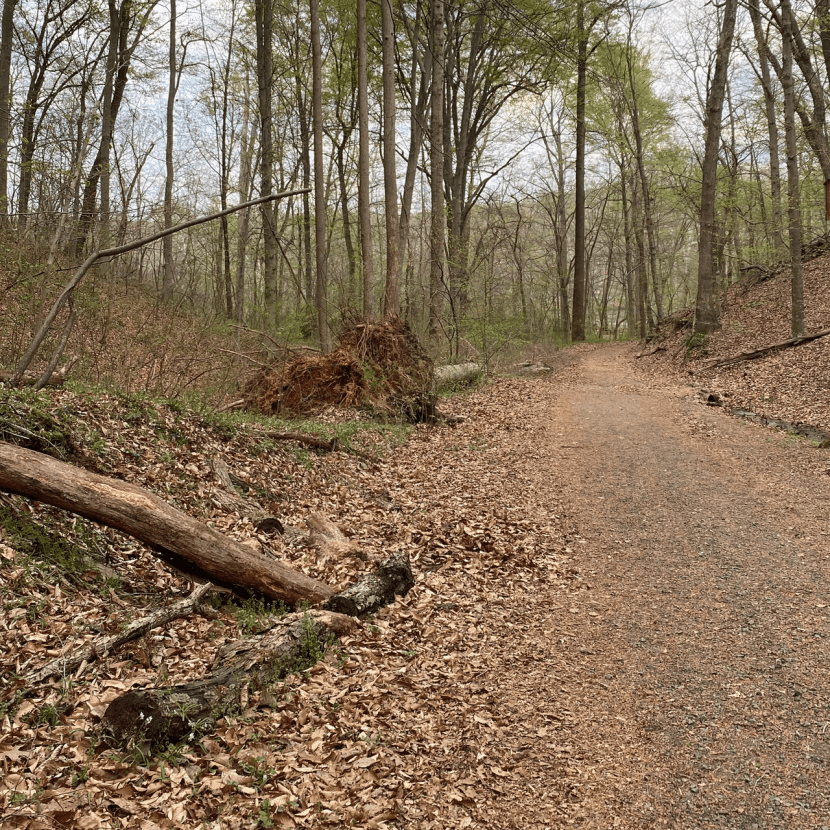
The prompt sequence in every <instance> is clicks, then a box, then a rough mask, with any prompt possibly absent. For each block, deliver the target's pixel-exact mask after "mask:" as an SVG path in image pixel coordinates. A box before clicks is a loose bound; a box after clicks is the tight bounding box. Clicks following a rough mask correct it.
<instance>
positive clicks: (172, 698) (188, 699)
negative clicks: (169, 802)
mask: <svg viewBox="0 0 830 830" xmlns="http://www.w3.org/2000/svg"><path fill="white" fill-rule="evenodd" d="M356 628H357V623H356V622H355V620H353V619H352V618H351V617H344V616H343V615H341V614H332V613H329V612H325V611H316V612H313V613H311V614H294V615H291V616H290V617H286V618H285V619H284V620H281V621H280V622H278V623H277V624H276V625H275V626H273V627H272V628H270V629H268V630H267V631H263V632H261V633H260V634H257V635H255V636H253V637H247V638H245V639H243V640H236V641H235V642H232V643H228V644H227V645H225V646H222V648H220V649H219V651H218V652H217V654H216V657H215V659H214V661H213V666H212V667H211V670H210V672H209V674H207V675H206V676H205V677H203V678H202V679H201V680H196V681H194V682H191V683H182V684H180V685H178V686H172V687H169V686H168V687H163V688H159V687H153V688H149V689H133V690H131V691H129V692H126V693H125V694H123V695H121V696H120V697H117V698H116V699H115V700H113V702H112V703H110V705H109V706H108V707H107V711H106V712H105V713H104V719H103V726H104V731H105V734H106V735H107V737H108V738H109V739H111V740H113V741H114V742H115V743H117V744H123V743H125V742H127V741H130V740H139V741H146V742H148V743H149V744H150V745H156V746H157V745H160V744H165V743H168V742H176V741H179V740H181V739H182V738H184V737H186V736H187V735H190V734H205V733H207V732H210V730H211V729H212V728H213V726H214V724H215V723H216V721H217V720H218V719H219V718H221V717H223V716H224V715H225V714H227V713H229V712H232V711H238V710H239V709H240V708H242V706H243V698H244V695H245V693H246V692H247V689H248V687H249V684H253V685H254V686H255V687H258V688H267V686H268V685H269V684H270V683H273V682H274V681H276V680H279V679H280V678H281V677H284V676H285V675H287V674H291V673H292V672H294V671H298V670H301V669H303V668H307V667H308V666H310V665H313V663H314V662H316V660H317V659H318V658H319V657H320V656H321V655H322V651H323V650H324V648H325V647H326V645H328V644H329V643H331V642H332V641H333V640H334V639H335V638H337V637H339V636H341V635H343V634H346V633H348V632H350V631H353V630H355V629H356Z"/></svg>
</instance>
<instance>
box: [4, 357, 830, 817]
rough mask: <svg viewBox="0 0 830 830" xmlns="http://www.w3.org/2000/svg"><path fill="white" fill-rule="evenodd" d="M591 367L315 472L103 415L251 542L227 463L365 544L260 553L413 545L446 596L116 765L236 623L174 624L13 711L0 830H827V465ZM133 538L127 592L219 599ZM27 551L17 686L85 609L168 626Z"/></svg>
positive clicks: (199, 435)
mask: <svg viewBox="0 0 830 830" xmlns="http://www.w3.org/2000/svg"><path fill="white" fill-rule="evenodd" d="M566 358H567V361H571V362H570V363H569V365H565V366H562V367H560V369H559V371H558V372H556V373H555V374H554V376H553V377H552V378H551V379H549V380H527V379H525V380H522V379H503V380H499V381H497V382H496V383H495V384H493V385H491V386H488V387H486V388H484V389H481V390H478V391H476V392H474V393H472V394H470V395H467V396H464V397H460V398H455V399H452V401H451V402H450V403H449V404H448V405H447V406H448V407H449V408H450V409H452V410H453V414H458V415H466V416H468V417H467V420H466V421H464V422H463V423H460V424H459V425H458V426H455V427H436V428H427V427H419V428H418V429H417V430H416V431H415V433H414V434H413V436H412V437H411V438H410V440H409V441H408V442H407V443H406V444H405V445H403V446H402V447H400V448H398V449H397V450H396V451H394V453H391V454H390V455H389V457H388V458H387V460H385V461H383V462H382V463H379V464H372V465H367V464H366V463H364V461H362V460H361V459H359V458H356V457H354V456H345V455H342V454H337V453H331V454H327V455H322V456H310V457H306V456H302V457H301V459H300V461H298V459H297V457H295V456H292V454H291V453H290V451H289V450H288V449H286V448H285V447H283V446H279V447H273V446H271V447H268V448H266V451H264V452H263V451H262V449H263V448H262V447H260V445H259V443H258V442H259V440H260V439H259V438H257V437H256V436H253V437H251V436H248V437H245V435H243V434H241V433H240V435H237V436H235V437H234V438H233V440H226V439H224V438H222V436H220V435H213V434H212V433H211V432H210V431H204V430H203V429H202V428H201V427H199V426H198V424H197V423H196V422H195V421H194V422H193V423H191V422H190V420H191V419H188V418H183V419H181V420H180V421H178V422H177V423H176V425H175V426H176V437H177V444H176V445H175V446H174V445H170V446H169V447H167V445H164V444H162V443H160V442H161V441H162V438H163V432H160V431H159V430H158V429H155V430H154V431H152V432H149V433H148V434H147V435H146V436H144V437H143V438H142V437H141V436H142V435H143V433H140V432H139V423H143V422H138V421H136V422H135V423H133V422H131V424H132V426H131V431H130V432H129V433H128V434H129V436H130V440H135V441H142V442H143V444H142V447H143V450H142V452H141V453H128V452H127V451H126V450H127V449H129V447H128V446H127V445H126V444H125V445H121V444H118V442H117V440H116V439H117V436H118V435H119V432H118V429H119V427H118V423H119V422H118V421H117V418H118V417H122V416H119V415H118V412H119V407H117V406H115V407H110V406H109V404H106V402H103V403H102V404H101V405H100V406H99V407H98V408H97V409H96V410H95V412H93V411H92V407H90V408H89V410H88V412H87V417H88V419H92V418H93V417H94V418H95V419H96V423H98V429H99V432H100V434H101V435H102V436H103V437H102V439H101V442H100V444H101V452H102V453H103V454H102V455H101V459H102V461H103V462H106V463H111V464H113V465H116V464H117V465H118V470H119V472H120V474H121V475H122V477H124V478H126V479H127V480H132V481H136V482H137V483H140V484H142V485H144V486H153V487H156V488H157V489H159V490H160V491H161V492H164V493H166V494H168V498H169V497H170V494H172V495H173V496H174V497H175V499H176V501H177V503H178V504H179V505H180V506H181V507H182V508H183V509H188V510H189V511H190V512H192V513H194V514H195V515H200V516H203V517H205V516H206V517H207V518H209V519H210V520H211V521H212V522H213V523H214V524H215V525H216V526H217V527H219V528H221V529H222V531H223V532H225V533H228V534H231V535H233V536H234V537H236V538H240V539H244V538H246V537H247V538H249V537H250V536H251V535H252V534H253V533H254V529H253V526H252V525H251V524H250V522H245V521H243V520H240V519H239V517H236V518H234V516H233V515H232V514H229V513H226V512H224V510H225V509H224V507H223V506H222V504H220V503H219V502H218V501H216V500H215V499H213V498H211V493H212V492H213V489H212V487H213V485H212V484H211V483H210V479H209V475H210V473H209V468H210V459H214V458H217V457H221V458H223V459H224V461H225V462H226V463H227V464H228V466H229V468H230V469H231V470H232V471H235V472H236V473H237V474H242V475H244V477H245V479H246V480H250V481H251V482H252V483H253V484H254V485H255V486H256V487H257V488H258V489H264V490H267V491H270V490H272V489H273V490H279V491H280V494H281V499H282V500H281V508H280V514H281V517H282V518H283V519H284V520H285V521H286V523H287V524H289V525H292V526H294V527H301V526H302V525H303V524H304V523H305V521H306V520H307V519H308V518H309V517H310V516H311V515H312V514H314V513H317V514H322V515H324V516H325V517H327V518H328V519H330V520H332V521H334V522H335V524H337V525H338V526H339V527H340V528H341V529H342V530H343V531H344V533H345V534H346V536H347V537H348V540H349V544H348V545H345V546H344V547H345V549H346V552H345V553H344V554H343V555H342V556H332V555H321V554H320V553H319V551H316V549H315V546H314V543H313V541H312V539H310V538H308V537H305V536H304V535H303V534H299V535H298V536H296V535H295V536H292V537H289V536H288V535H287V536H286V537H283V538H279V537H271V538H265V537H262V538H260V539H259V542H260V543H262V544H264V545H268V546H270V547H271V549H272V550H273V552H274V553H275V554H276V555H277V556H279V557H280V558H281V559H283V560H284V561H287V562H289V563H291V564H292V566H294V567H301V568H303V569H304V570H306V571H307V572H308V573H310V574H311V575H313V576H315V577H317V578H319V579H323V580H325V581H326V582H328V583H329V584H332V585H338V584H339V585H342V584H344V583H347V582H349V581H352V580H353V579H354V578H356V577H357V576H359V575H360V571H361V570H371V568H372V567H373V564H374V560H376V559H378V558H379V557H382V556H387V555H389V554H392V553H395V552H397V551H404V552H406V553H408V554H409V556H410V558H411V560H412V565H413V570H414V571H415V573H416V579H417V582H416V586H415V587H414V588H413V589H412V591H411V592H410V593H409V594H408V595H407V597H405V598H404V599H402V600H398V601H397V602H396V603H395V604H394V605H392V606H389V607H387V608H385V609H383V610H382V611H381V612H380V613H379V614H378V616H377V617H376V618H375V619H372V620H369V621H367V622H366V623H365V624H364V625H363V626H362V628H361V629H360V630H359V631H357V632H356V633H355V634H353V635H348V636H345V637H343V638H342V641H341V646H340V647H339V649H338V650H335V651H333V652H330V653H329V655H328V656H327V657H326V658H325V659H324V660H322V661H320V662H319V663H317V665H315V666H314V667H312V668H311V669H310V670H308V672H307V673H305V674H304V675H300V674H298V675H292V676H290V677H289V678H287V679H286V680H285V681H283V682H282V683H281V685H280V686H279V687H278V688H268V689H252V690H251V691H250V694H249V695H246V696H245V697H243V699H241V700H240V711H239V713H237V714H234V715H230V716H228V717H226V718H224V719H222V721H220V723H219V724H217V726H216V728H215V730H214V731H213V732H212V733H211V734H210V735H209V736H207V737H206V738H204V739H203V740H201V741H196V742H194V743H193V744H192V745H191V746H189V747H185V748H184V749H181V748H180V749H179V750H176V751H173V752H172V754H171V753H168V760H166V761H164V763H161V764H157V763H149V762H148V763H141V762H139V763H137V762H136V761H135V759H134V758H130V757H128V756H125V755H123V754H119V753H118V752H112V751H108V750H107V751H101V749H100V747H99V746H98V745H96V744H95V735H96V730H97V728H98V726H97V724H98V723H99V719H100V717H101V715H102V713H103V711H104V710H105V708H106V705H107V704H108V703H109V701H111V700H112V699H113V698H114V697H116V696H117V695H119V694H121V693H122V692H123V691H124V690H125V689H129V688H137V687H142V686H145V685H153V684H154V683H156V682H158V678H159V677H160V676H163V677H167V678H168V682H181V681H184V680H187V679H189V678H191V677H192V676H194V672H195V673H196V675H197V676H198V672H199V666H202V667H204V666H205V665H209V664H210V662H211V660H212V659H213V655H214V652H215V651H216V648H217V646H219V645H221V643H222V642H223V641H227V640H230V639H235V637H237V636H238V634H237V633H236V632H234V631H233V629H232V626H233V625H234V621H233V620H232V619H231V620H229V619H224V622H223V621H222V620H220V621H219V622H216V621H210V620H199V621H195V620H193V619H190V620H179V621H175V622H173V623H171V624H170V625H169V626H168V627H167V629H166V630H164V631H160V632H156V633H155V634H154V635H153V636H151V637H147V638H146V640H145V641H143V642H142V644H140V647H138V648H136V649H133V650H127V651H118V652H115V653H113V654H110V655H107V656H104V657H102V658H101V659H100V660H98V661H96V662H95V663H93V664H91V665H90V666H89V667H87V668H86V669H84V670H83V671H82V672H79V673H76V675H75V677H74V678H71V679H70V678H67V680H68V681H69V680H71V682H67V683H55V684H54V685H53V686H51V687H48V688H44V689H42V690H40V692H39V694H38V695H37V696H35V697H33V698H29V699H27V700H25V701H24V702H23V703H22V705H21V706H20V707H19V708H18V709H17V710H16V711H15V712H14V713H13V714H12V715H11V717H9V716H6V715H3V717H2V722H1V723H0V726H1V727H2V728H0V764H2V769H3V775H2V777H0V826H3V827H5V826H10V827H20V828H30V827H31V828H34V827H38V828H42V827H58V826H72V827H89V828H93V827H116V826H118V827H121V828H131V827H141V828H145V829H146V828H155V827H161V828H180V829H181V830H190V828H194V830H195V828H201V827H207V828H211V830H232V829H233V830H235V829H236V828H253V827H256V826H270V825H269V822H270V823H271V825H273V826H276V827H309V828H311V827H315V828H316V827H350V826H354V827H361V828H378V830H387V828H388V830H392V828H396V827H406V828H410V829H411V830H446V828H456V827H457V828H466V827H480V828H488V830H490V829H494V830H502V828H504V830H507V828H516V829H517V830H518V828H522V830H543V828H551V830H553V828H557V829H558V828H568V827H583V828H596V830H608V828H614V827H620V828H646V827H647V828H653V827H654V828H659V827H672V828H713V830H714V828H718V830H722V828H742V829H743V828H746V830H749V828H752V827H753V826H755V827H758V828H779V827H780V828H785V827H786V828H791V827H798V828H819V827H823V826H825V825H827V824H828V817H829V816H830V801H829V799H830V796H829V795H828V793H830V776H828V772H827V770H828V764H830V735H828V734H826V733H827V727H828V725H829V724H830V711H828V704H827V703H826V701H830V695H828V694H827V692H828V688H827V686H828V682H827V681H826V679H825V673H824V668H825V667H826V665H827V664H828V657H830V655H828V644H827V639H826V635H827V608H828V606H830V602H828V600H827V594H828V592H827V581H828V573H827V565H828V559H827V553H826V544H827V539H828V533H829V532H830V527H828V518H827V511H826V505H827V498H828V495H830V493H828V484H830V478H828V476H827V475H826V470H827V467H826V458H827V455H826V451H822V450H818V449H816V448H813V447H811V446H810V445H809V444H806V443H805V442H801V441H799V442H798V443H790V441H789V439H788V438H787V437H786V436H782V435H781V434H780V433H774V432H772V431H770V430H768V429H765V428H762V427H759V426H756V425H753V424H748V423H744V422H740V421H737V420H734V419H731V418H728V417H727V416H726V415H725V414H724V413H723V412H722V411H720V410H713V409H710V408H707V407H705V406H702V405H701V404H700V403H699V402H697V401H695V399H694V390H693V389H691V388H690V387H680V386H673V385H670V384H671V383H673V382H672V381H665V380H661V379H660V378H658V377H650V378H649V377H644V376H642V375H641V374H638V373H637V372H636V371H635V368H634V360H633V350H631V349H629V348H627V347H619V346H614V347H602V348H594V347H583V348H581V349H577V350H572V351H570V352H568V353H567V355H566ZM64 397H65V394H64ZM56 400H57V401H63V405H66V406H68V405H70V404H71V401H67V400H63V398H61V397H60V394H58V396H57V398H56ZM110 409H112V412H110ZM112 418H115V419H116V420H115V421H112V422H111V419H112ZM143 428H144V427H142V429H143ZM148 428H149V426H148ZM200 430H201V431H200ZM125 434H127V433H125ZM109 436H115V438H111V437H109ZM185 440H186V444H182V446H180V447H179V444H181V442H182V441H185ZM176 447H179V448H178V449H177V448H176ZM165 454H169V455H170V457H172V458H174V459H178V461H177V463H170V461H169V459H168V460H165ZM130 459H137V460H134V461H131V460H130ZM32 509H33V510H34V514H35V515H36V516H42V518H43V520H44V521H45V520H47V519H49V517H50V516H51V515H52V514H50V513H49V512H48V510H46V512H44V508H43V507H42V506H37V505H35V506H33V508H32ZM53 519H54V517H53ZM107 539H108V540H109V541H108V542H107V544H108V556H109V557H110V559H111V563H112V566H113V567H114V568H116V569H117V570H118V572H119V573H120V575H121V576H122V578H124V579H125V580H129V581H130V582H131V583H135V584H140V583H141V581H142V579H143V578H144V577H143V576H142V574H144V572H145V571H147V572H148V573H150V574H151V575H154V577H153V578H154V579H155V580H156V581H157V582H158V584H159V585H162V586H164V589H165V590H166V591H167V592H169V591H170V590H171V587H174V588H175V589H177V590H178V591H179V592H180V593H184V592H186V591H187V590H189V588H188V585H187V583H186V582H184V581H178V582H177V581H176V580H175V579H171V576H170V575H169V574H167V573H166V572H165V571H164V570H163V566H161V565H159V564H158V563H157V562H156V560H154V559H153V558H152V557H149V556H148V554H147V553H146V552H142V551H141V550H140V548H139V547H136V546H135V544H134V543H130V542H128V541H127V540H124V539H120V538H119V537H117V536H113V535H112V534H110V535H109V536H108V537H107ZM103 541H104V540H103V537H102V542H103ZM0 542H2V539H0ZM0 554H2V555H3V557H4V559H5V560H6V561H8V562H10V563H11V564H10V565H8V566H6V567H4V568H0V583H1V584H0V587H3V590H4V591H5V594H4V596H5V597H6V599H7V602H6V603H5V605H4V606H3V608H2V609H0V629H2V631H3V637H2V638H0V672H2V673H3V674H5V675H6V676H12V673H15V672H16V673H17V674H18V675H19V674H25V673H26V672H29V671H31V670H32V669H33V668H34V667H36V666H37V664H38V661H39V660H42V659H43V654H44V652H46V653H51V654H53V655H57V654H59V653H63V652H65V651H66V650H67V649H72V648H77V647H80V646H82V645H83V644H84V642H86V641H87V640H89V639H90V638H92V637H93V636H94V632H93V631H91V630H90V631H87V630H86V628H85V627H84V626H79V625H78V620H79V619H81V620H82V619H83V618H85V617H88V618H89V620H90V621H93V620H95V621H99V622H100V621H101V620H103V621H104V622H103V624H104V625H105V627H107V626H109V625H111V624H112V625H117V624H118V622H119V620H120V619H121V618H122V617H123V616H124V615H125V614H136V613H139V612H140V609H137V608H135V609H134V608H133V607H132V606H130V607H129V608H128V607H127V603H129V602H131V601H132V600H130V599H129V597H127V595H125V598H126V600H122V601H121V604H120V606H119V607H115V606H114V605H113V604H112V603H108V602H107V601H106V600H105V599H96V600H95V602H92V601H91V600H89V599H88V598H85V596H84V594H82V593H81V594H76V593H70V592H69V591H63V590H61V589H60V588H58V587H57V586H55V587H54V588H48V589H43V588H41V587H38V586H37V585H35V584H27V583H25V582H23V581H20V580H21V577H20V573H21V572H22V569H21V568H19V567H17V566H16V565H15V564H14V563H15V562H16V561H18V560H19V559H20V557H21V554H20V553H19V552H18V551H15V550H12V549H11V548H10V547H9V546H8V544H7V543H6V542H3V543H2V544H0ZM15 557H17V559H16V558H15ZM16 580H17V581H16ZM119 599H120V598H119ZM96 603H97V604H96ZM41 608H44V609H45V610H44V611H43V613H40V614H39V613H38V610H39V609H41ZM27 609H29V611H31V609H34V612H33V613H30V612H27ZM47 612H48V613H47ZM96 624H97V623H96ZM223 626H224V627H223ZM85 638H86V639H85ZM145 652H146V653H145ZM67 689H68V694H69V699H68V701H67V698H66V697H64V696H63V695H64V694H65V693H66V690H67ZM66 702H68V703H70V704H71V705H70V706H69V707H65V706H64V704H65V703H66ZM49 707H52V711H53V712H54V714H55V715H56V716H57V717H55V718H51V719H47V718H44V717H41V716H40V715H39V713H43V712H46V711H47V710H48V709H49ZM33 716H37V717H33Z"/></svg>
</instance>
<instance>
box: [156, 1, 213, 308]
mask: <svg viewBox="0 0 830 830" xmlns="http://www.w3.org/2000/svg"><path fill="white" fill-rule="evenodd" d="M169 49H170V51H169V59H168V72H169V77H168V85H167V122H166V124H167V137H166V138H167V141H166V144H165V150H164V161H165V165H166V172H167V175H166V178H165V180H164V227H165V228H172V227H173V176H174V170H173V131H174V129H175V124H174V122H173V108H174V105H175V103H176V87H177V84H176V0H170V43H169ZM222 207H223V208H226V207H227V205H222ZM225 221H227V220H225ZM163 251H164V276H163V277H162V283H161V286H162V287H161V298H162V300H163V301H164V302H165V303H169V302H170V300H171V299H172V297H173V282H174V280H175V274H174V269H173V236H172V234H171V235H170V236H165V237H164V242H163Z"/></svg>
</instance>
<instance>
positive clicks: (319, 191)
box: [310, 0, 331, 354]
mask: <svg viewBox="0 0 830 830" xmlns="http://www.w3.org/2000/svg"><path fill="white" fill-rule="evenodd" d="M310 8H311V65H312V69H311V76H312V93H311V109H312V132H313V134H314V253H315V263H316V265H317V282H316V290H315V297H314V299H315V301H316V304H317V331H318V333H319V335H320V350H321V351H322V352H323V354H327V353H328V352H329V351H330V349H331V344H330V343H329V321H328V286H327V285H326V189H325V188H326V183H325V181H324V175H325V174H324V171H323V66H322V62H323V61H322V55H321V50H320V4H319V0H311V2H310Z"/></svg>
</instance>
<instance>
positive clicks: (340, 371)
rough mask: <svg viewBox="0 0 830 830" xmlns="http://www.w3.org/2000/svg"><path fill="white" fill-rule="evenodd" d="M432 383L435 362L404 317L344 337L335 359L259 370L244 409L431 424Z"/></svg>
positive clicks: (297, 359) (321, 357)
mask: <svg viewBox="0 0 830 830" xmlns="http://www.w3.org/2000/svg"><path fill="white" fill-rule="evenodd" d="M432 377H433V376H432V360H431V359H430V358H429V356H428V355H427V353H426V352H425V351H424V349H423V347H422V346H421V344H420V343H419V342H418V339H417V337H416V336H415V335H414V334H413V332H412V330H411V329H410V328H409V326H408V325H407V324H406V323H405V322H404V321H403V320H402V319H401V318H400V317H394V318H392V319H390V320H385V321H383V322H365V321H362V322H358V323H355V324H354V325H352V326H350V327H349V328H347V329H346V330H345V331H344V332H343V333H342V334H341V335H340V338H339V344H338V347H337V349H335V351H333V352H331V353H330V354H299V355H293V356H291V357H290V358H289V359H286V360H284V361H280V362H278V363H276V364H274V365H269V366H264V367H262V368H260V369H259V370H257V371H256V372H255V373H254V374H253V375H252V376H251V378H250V379H249V380H248V382H247V383H246V385H245V389H244V395H245V400H244V403H245V405H246V407H247V408H249V409H253V410H256V411H258V412H261V413H263V414H265V415H288V416H291V415H305V414H309V413H314V412H319V411H320V409H321V407H325V406H327V405H330V406H339V407H361V408H370V409H372V410H373V411H375V412H377V413H378V414H381V415H383V416H386V417H397V418H399V419H403V420H407V421H412V422H419V421H430V420H432V419H434V417H435V396H434V393H433V388H432V387H433V379H432Z"/></svg>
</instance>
